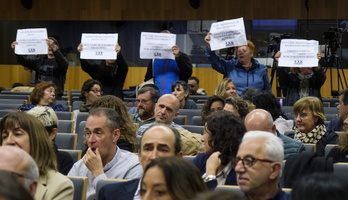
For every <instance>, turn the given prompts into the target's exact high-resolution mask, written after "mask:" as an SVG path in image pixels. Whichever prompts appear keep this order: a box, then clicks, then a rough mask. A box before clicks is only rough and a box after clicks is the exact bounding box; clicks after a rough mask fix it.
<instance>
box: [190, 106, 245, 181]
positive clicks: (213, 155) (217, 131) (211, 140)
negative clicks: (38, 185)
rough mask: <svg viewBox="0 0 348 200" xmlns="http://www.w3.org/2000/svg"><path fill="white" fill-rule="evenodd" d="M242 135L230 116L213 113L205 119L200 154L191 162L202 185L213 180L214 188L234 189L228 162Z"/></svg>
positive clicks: (242, 129)
mask: <svg viewBox="0 0 348 200" xmlns="http://www.w3.org/2000/svg"><path fill="white" fill-rule="evenodd" d="M244 133H245V127H244V124H243V122H242V120H241V119H240V118H239V117H237V116H235V115H234V114H232V113H230V112H217V113H214V114H212V115H210V116H209V117H208V119H207V122H206V124H205V126H204V135H203V138H202V142H203V143H204V153H200V154H198V155H197V156H196V158H195V159H194V160H193V164H195V165H196V166H197V167H198V169H199V170H200V172H201V174H202V177H203V179H204V181H205V182H208V181H213V180H214V182H215V183H217V184H218V185H237V182H236V181H237V180H236V173H235V171H234V168H233V166H232V163H231V160H232V158H234V157H235V156H236V154H237V151H238V147H239V144H240V142H241V140H242V137H243V135H244ZM210 184H212V183H210Z"/></svg>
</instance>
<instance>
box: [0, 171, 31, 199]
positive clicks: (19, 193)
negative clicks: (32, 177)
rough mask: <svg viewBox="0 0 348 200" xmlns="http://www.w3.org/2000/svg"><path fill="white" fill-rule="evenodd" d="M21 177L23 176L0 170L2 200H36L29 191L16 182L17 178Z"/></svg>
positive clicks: (0, 195)
mask: <svg viewBox="0 0 348 200" xmlns="http://www.w3.org/2000/svg"><path fill="white" fill-rule="evenodd" d="M20 176H21V174H16V173H14V172H9V171H3V170H0V177H1V178H0V199H1V200H34V198H33V196H32V195H31V194H30V193H29V191H27V190H26V189H25V188H24V187H23V185H22V184H20V183H19V182H18V181H17V180H16V178H17V177H20ZM23 178H25V177H23Z"/></svg>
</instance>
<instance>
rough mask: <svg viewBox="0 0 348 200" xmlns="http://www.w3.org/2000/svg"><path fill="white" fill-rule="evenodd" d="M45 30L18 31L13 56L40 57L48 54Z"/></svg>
mask: <svg viewBox="0 0 348 200" xmlns="http://www.w3.org/2000/svg"><path fill="white" fill-rule="evenodd" d="M46 39H47V29H46V28H31V29H18V30H17V36H16V41H17V42H18V44H17V45H16V46H15V54H18V55H40V54H47V53H48V46H47V42H46Z"/></svg>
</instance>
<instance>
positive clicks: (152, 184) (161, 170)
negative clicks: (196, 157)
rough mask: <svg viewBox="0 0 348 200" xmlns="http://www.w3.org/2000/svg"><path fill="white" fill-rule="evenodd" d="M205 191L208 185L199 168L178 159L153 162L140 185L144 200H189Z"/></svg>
mask: <svg viewBox="0 0 348 200" xmlns="http://www.w3.org/2000/svg"><path fill="white" fill-rule="evenodd" d="M205 191H207V188H206V185H205V184H204V182H203V180H202V178H201V175H200V173H199V171H198V170H197V168H196V167H195V166H194V165H193V164H192V163H191V162H189V161H187V160H184V159H181V158H177V157H162V158H157V159H155V160H152V161H151V162H150V163H149V164H148V165H147V166H146V168H145V171H144V177H143V179H142V180H141V185H140V196H141V199H142V200H152V199H158V198H161V199H168V200H188V199H192V198H195V197H196V196H197V194H198V193H200V192H205Z"/></svg>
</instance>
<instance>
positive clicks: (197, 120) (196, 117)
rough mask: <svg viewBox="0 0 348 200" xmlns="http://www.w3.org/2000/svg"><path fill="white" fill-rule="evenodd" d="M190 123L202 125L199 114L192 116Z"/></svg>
mask: <svg viewBox="0 0 348 200" xmlns="http://www.w3.org/2000/svg"><path fill="white" fill-rule="evenodd" d="M191 124H192V125H196V126H203V124H202V117H201V116H192V123H191Z"/></svg>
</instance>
